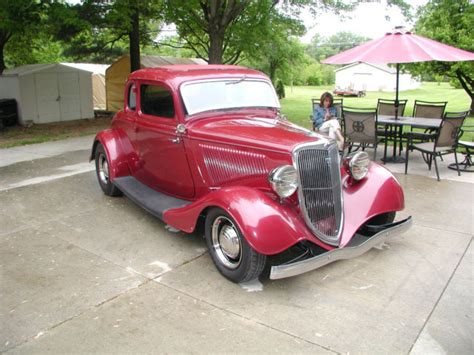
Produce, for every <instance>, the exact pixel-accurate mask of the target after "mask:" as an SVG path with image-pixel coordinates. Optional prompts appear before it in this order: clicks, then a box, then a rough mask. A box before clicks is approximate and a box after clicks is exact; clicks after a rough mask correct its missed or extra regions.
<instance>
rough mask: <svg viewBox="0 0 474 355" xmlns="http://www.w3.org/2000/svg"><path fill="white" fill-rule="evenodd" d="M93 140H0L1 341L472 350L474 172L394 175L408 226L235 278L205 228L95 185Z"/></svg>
mask: <svg viewBox="0 0 474 355" xmlns="http://www.w3.org/2000/svg"><path fill="white" fill-rule="evenodd" d="M90 143H91V138H90V137H86V138H80V139H75V140H71V141H69V143H68V141H66V142H59V143H48V144H45V145H37V146H28V147H22V148H14V150H9V151H7V150H0V352H6V353H19V354H20V353H21V354H24V353H46V352H51V353H70V352H109V353H114V352H133V353H137V352H147V353H157V352H160V353H164V352H195V353H198V352H200V353H204V352H205V353H209V352H212V353H224V352H232V353H233V352H242V353H243V352H262V353H270V352H272V353H273V352H282V353H290V352H292V353H296V352H298V353H303V352H308V353H384V354H386V353H410V352H411V353H415V354H426V353H453V354H464V353H465V354H468V353H469V354H470V353H473V343H472V339H473V335H474V332H473V328H474V327H473V290H474V287H473V286H474V284H473V247H472V236H473V202H472V201H473V197H474V194H473V192H474V189H473V187H474V185H473V184H471V183H469V182H461V181H451V180H443V181H441V182H436V180H434V179H432V178H428V177H423V176H418V175H408V176H404V175H397V176H398V177H399V180H400V182H401V184H402V185H403V186H404V188H405V193H406V210H405V211H404V212H403V213H401V216H400V217H403V216H406V215H413V216H414V227H413V228H412V229H411V230H410V231H409V232H408V233H406V234H404V235H402V236H399V237H396V238H394V239H393V240H392V241H391V242H390V243H389V244H386V245H383V246H382V247H380V248H379V249H373V250H371V251H370V252H368V253H367V254H365V255H363V256H362V257H359V258H357V259H353V260H349V261H341V262H337V263H334V264H332V265H329V266H327V267H324V268H322V269H319V270H316V271H313V272H310V273H308V274H305V275H301V276H299V277H294V278H291V279H285V280H279V281H270V280H268V279H263V280H261V283H260V282H257V283H253V284H245V285H236V284H233V283H230V282H228V281H227V280H226V279H224V278H223V277H221V276H220V275H219V274H218V272H217V271H216V269H215V268H214V266H213V264H212V262H211V260H210V257H209V256H208V254H207V252H206V248H205V243H204V240H203V239H202V236H200V235H186V234H184V233H172V232H170V231H168V230H167V229H166V227H165V225H163V224H162V223H161V222H160V221H158V220H156V219H155V218H153V217H152V216H151V215H149V214H148V213H146V212H145V211H143V210H141V209H140V208H139V207H137V206H135V205H134V204H133V203H132V202H131V201H129V200H128V199H127V198H110V197H106V196H104V195H103V194H102V192H101V191H100V188H99V186H98V184H97V181H96V177H95V173H94V172H93V171H92V169H93V166H92V164H89V163H87V158H88V154H89V145H90ZM9 152H11V155H8V156H7V155H5V154H10V153H9Z"/></svg>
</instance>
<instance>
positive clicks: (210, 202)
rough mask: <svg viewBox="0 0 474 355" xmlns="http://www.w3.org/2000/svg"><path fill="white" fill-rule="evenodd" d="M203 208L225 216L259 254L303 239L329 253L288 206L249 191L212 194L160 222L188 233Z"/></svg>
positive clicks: (271, 252) (236, 189)
mask: <svg viewBox="0 0 474 355" xmlns="http://www.w3.org/2000/svg"><path fill="white" fill-rule="evenodd" d="M207 207H219V208H221V209H223V210H224V211H226V212H227V213H229V214H230V215H231V216H232V218H233V219H234V220H235V222H236V223H237V225H238V227H239V229H240V230H241V231H242V233H243V235H244V236H245V239H246V240H247V242H248V243H249V244H250V245H251V246H252V248H254V249H255V250H256V251H257V252H259V253H260V254H264V255H274V254H278V253H280V252H282V251H284V250H286V249H288V248H289V247H291V246H293V245H294V244H296V243H297V242H299V241H301V240H304V239H311V240H312V241H313V242H315V243H317V244H320V245H321V246H322V247H324V248H325V249H332V247H330V246H327V245H325V244H324V243H322V242H320V241H319V240H316V239H315V238H314V237H313V236H312V235H311V232H310V231H309V230H308V228H307V227H306V225H305V223H304V221H303V220H302V219H301V218H299V217H298V215H297V213H296V211H294V210H293V209H292V208H291V207H290V206H288V205H283V204H281V203H280V202H278V201H275V200H274V199H272V198H271V197H270V196H268V195H266V194H265V193H264V192H262V191H260V190H257V189H253V188H250V187H244V186H232V187H227V188H223V189H220V190H216V191H213V192H211V193H209V194H208V195H206V196H205V197H203V198H202V199H200V200H198V201H196V202H194V203H192V204H190V205H188V206H186V207H182V208H178V209H173V210H168V211H166V212H165V213H164V221H165V222H166V223H168V224H169V225H171V226H173V227H175V228H178V229H180V230H183V231H185V232H188V233H191V232H192V231H193V230H194V228H195V226H196V223H197V219H198V217H199V215H200V214H201V212H202V211H203V210H205V209H206V208H207Z"/></svg>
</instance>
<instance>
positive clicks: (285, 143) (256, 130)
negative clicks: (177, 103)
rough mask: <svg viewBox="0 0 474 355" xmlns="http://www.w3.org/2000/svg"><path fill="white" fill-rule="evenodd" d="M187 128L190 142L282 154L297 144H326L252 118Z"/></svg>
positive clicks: (287, 125) (273, 120)
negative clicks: (204, 141)
mask: <svg viewBox="0 0 474 355" xmlns="http://www.w3.org/2000/svg"><path fill="white" fill-rule="evenodd" d="M187 128H188V134H189V137H190V138H191V139H200V140H208V141H209V140H210V141H217V142H219V143H224V144H235V145H244V146H247V147H248V146H251V147H255V148H263V149H270V150H278V151H284V152H291V151H292V150H293V149H294V148H295V147H296V146H297V145H299V144H303V143H309V142H318V141H321V140H324V141H326V139H325V138H324V137H323V136H321V135H319V134H317V133H315V132H313V131H310V130H308V129H306V128H303V127H300V126H297V125H295V124H293V123H291V122H289V121H286V120H282V119H280V118H278V117H260V116H257V115H252V114H247V115H232V116H231V117H208V118H201V119H199V120H195V121H194V122H192V123H191V124H189V125H188V127H187Z"/></svg>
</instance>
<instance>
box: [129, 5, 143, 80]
mask: <svg viewBox="0 0 474 355" xmlns="http://www.w3.org/2000/svg"><path fill="white" fill-rule="evenodd" d="M131 21H132V29H131V31H130V33H129V34H128V37H129V40H130V72H134V71H135V70H138V69H140V13H139V10H138V3H137V2H136V1H135V2H134V6H133V13H132V18H131Z"/></svg>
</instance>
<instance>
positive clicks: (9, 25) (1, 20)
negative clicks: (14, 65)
mask: <svg viewBox="0 0 474 355" xmlns="http://www.w3.org/2000/svg"><path fill="white" fill-rule="evenodd" d="M43 9H44V6H43V4H42V3H40V2H39V1H34V0H2V5H1V6H0V74H1V73H3V71H4V70H5V54H4V51H5V47H6V45H7V43H8V42H9V41H15V39H18V38H20V37H21V36H22V35H25V34H29V35H30V36H34V33H35V32H36V30H37V27H38V26H37V25H38V23H39V21H40V20H41V12H42V11H43Z"/></svg>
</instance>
